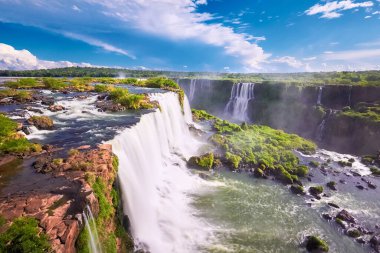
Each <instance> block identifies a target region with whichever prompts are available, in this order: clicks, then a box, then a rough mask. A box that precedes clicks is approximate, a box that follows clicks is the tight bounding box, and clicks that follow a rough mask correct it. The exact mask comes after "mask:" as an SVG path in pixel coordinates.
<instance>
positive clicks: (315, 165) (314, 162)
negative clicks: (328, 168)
mask: <svg viewBox="0 0 380 253" xmlns="http://www.w3.org/2000/svg"><path fill="white" fill-rule="evenodd" d="M309 165H310V166H311V167H313V168H317V167H318V166H319V162H317V161H310V162H309Z"/></svg>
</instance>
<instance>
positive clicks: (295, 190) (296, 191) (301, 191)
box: [290, 184, 306, 195]
mask: <svg viewBox="0 0 380 253" xmlns="http://www.w3.org/2000/svg"><path fill="white" fill-rule="evenodd" d="M290 190H291V191H292V192H293V193H294V194H300V195H305V194H306V193H305V189H304V188H303V186H302V185H298V184H293V185H291V186H290Z"/></svg>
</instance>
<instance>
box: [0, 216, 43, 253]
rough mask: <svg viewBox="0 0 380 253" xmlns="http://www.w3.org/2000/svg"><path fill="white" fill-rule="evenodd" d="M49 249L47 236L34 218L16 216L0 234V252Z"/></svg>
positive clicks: (10, 252)
mask: <svg viewBox="0 0 380 253" xmlns="http://www.w3.org/2000/svg"><path fill="white" fill-rule="evenodd" d="M49 251H50V244H49V241H48V238H47V236H46V235H45V234H44V233H42V232H40V229H39V228H38V222H37V220H36V219H34V218H28V217H21V218H17V219H15V220H14V221H13V223H12V225H11V226H10V227H9V228H8V229H7V230H6V231H5V232H4V233H2V234H0V252H8V253H21V252H30V253H41V252H49Z"/></svg>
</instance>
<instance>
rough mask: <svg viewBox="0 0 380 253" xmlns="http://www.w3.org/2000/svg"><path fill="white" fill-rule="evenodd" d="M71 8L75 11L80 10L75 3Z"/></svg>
mask: <svg viewBox="0 0 380 253" xmlns="http://www.w3.org/2000/svg"><path fill="white" fill-rule="evenodd" d="M72 9H73V10H74V11H77V12H82V10H81V9H80V8H79V7H78V6H76V5H75V4H74V5H73V7H72Z"/></svg>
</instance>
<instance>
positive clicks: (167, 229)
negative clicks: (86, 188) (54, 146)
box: [111, 92, 209, 253]
mask: <svg viewBox="0 0 380 253" xmlns="http://www.w3.org/2000/svg"><path fill="white" fill-rule="evenodd" d="M151 99H152V100H155V101H157V102H158V103H159V104H160V110H156V111H155V112H152V113H148V114H145V115H143V116H142V117H141V120H140V122H139V123H138V124H137V125H135V126H133V127H131V128H128V129H126V130H124V131H123V132H122V133H121V134H119V135H118V136H116V137H115V139H114V140H112V141H111V143H112V145H113V151H114V153H115V154H116V155H117V156H118V157H119V172H118V173H119V174H118V176H119V180H120V186H121V190H122V199H123V210H124V212H125V214H127V215H128V217H129V219H130V223H131V229H132V235H133V237H134V239H135V242H136V244H137V245H138V247H139V248H142V249H144V250H149V252H152V253H156V252H159V253H160V252H164V253H168V252H197V247H198V246H199V245H203V244H204V243H205V242H206V237H207V233H208V232H207V231H206V228H207V227H209V226H206V225H205V224H203V222H202V221H201V220H200V219H199V218H197V217H196V210H195V209H194V208H193V207H192V205H191V203H192V198H191V195H192V194H195V193H197V192H198V191H199V190H201V189H202V188H203V187H204V184H205V183H204V181H203V180H202V179H200V178H199V177H198V176H195V175H193V174H191V173H190V171H189V170H188V169H187V167H186V162H185V158H188V157H189V156H191V155H193V154H195V153H196V151H197V149H198V147H199V146H200V143H198V142H197V141H196V140H195V139H194V138H193V137H192V135H191V133H190V132H189V129H188V125H187V124H188V123H191V114H190V113H191V111H190V106H189V103H188V101H187V99H185V101H184V110H183V111H184V113H182V110H181V107H180V104H179V101H178V96H177V94H175V93H171V92H169V93H161V94H152V95H151ZM184 114H185V115H184ZM189 114H190V115H189Z"/></svg>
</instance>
